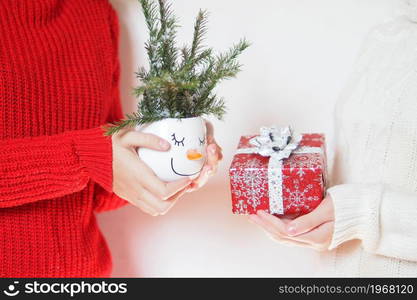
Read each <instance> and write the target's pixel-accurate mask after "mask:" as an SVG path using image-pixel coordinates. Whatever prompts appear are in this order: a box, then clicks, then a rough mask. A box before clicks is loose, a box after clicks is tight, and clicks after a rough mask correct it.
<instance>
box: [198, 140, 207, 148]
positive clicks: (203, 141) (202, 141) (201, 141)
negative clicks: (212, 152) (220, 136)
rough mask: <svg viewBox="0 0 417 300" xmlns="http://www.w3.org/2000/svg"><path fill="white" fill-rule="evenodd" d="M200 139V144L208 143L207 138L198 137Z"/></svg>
mask: <svg viewBox="0 0 417 300" xmlns="http://www.w3.org/2000/svg"><path fill="white" fill-rule="evenodd" d="M198 140H199V141H200V146H203V145H204V144H205V143H206V139H205V138H203V139H200V138H198Z"/></svg>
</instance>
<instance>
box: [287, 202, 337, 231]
mask: <svg viewBox="0 0 417 300" xmlns="http://www.w3.org/2000/svg"><path fill="white" fill-rule="evenodd" d="M330 209H331V207H329V203H328V201H323V202H322V203H321V204H320V205H319V206H318V207H317V208H316V209H315V210H313V211H312V212H310V213H309V214H306V215H303V216H300V217H298V218H296V219H294V220H292V221H291V222H290V223H288V224H287V226H286V231H287V234H288V235H289V236H297V235H300V234H303V233H306V232H309V231H311V230H312V229H314V228H316V227H317V226H320V225H321V224H323V223H325V222H327V221H329V220H330V219H331V218H332V216H331V210H330Z"/></svg>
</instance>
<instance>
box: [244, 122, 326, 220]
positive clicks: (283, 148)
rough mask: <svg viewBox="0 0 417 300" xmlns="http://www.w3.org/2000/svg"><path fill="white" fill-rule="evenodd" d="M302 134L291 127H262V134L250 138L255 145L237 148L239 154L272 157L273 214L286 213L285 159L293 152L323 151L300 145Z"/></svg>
mask: <svg viewBox="0 0 417 300" xmlns="http://www.w3.org/2000/svg"><path fill="white" fill-rule="evenodd" d="M301 140H302V135H301V134H297V135H294V134H293V132H292V130H291V127H289V126H287V127H283V128H278V127H276V126H272V127H261V128H260V135H259V136H256V137H254V138H252V139H250V141H249V144H251V145H252V146H253V147H251V148H242V149H238V150H237V154H259V155H261V156H264V157H270V159H269V162H268V186H269V192H268V193H269V211H270V213H271V214H281V215H282V214H284V203H283V197H282V191H283V190H282V187H283V178H282V168H283V160H284V159H287V158H288V157H290V155H291V154H293V153H297V154H308V153H322V149H321V148H320V147H310V146H303V147H299V145H300V142H301Z"/></svg>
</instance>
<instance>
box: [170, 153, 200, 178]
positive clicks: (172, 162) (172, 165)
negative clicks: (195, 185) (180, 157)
mask: <svg viewBox="0 0 417 300" xmlns="http://www.w3.org/2000/svg"><path fill="white" fill-rule="evenodd" d="M203 167H204V164H203ZM203 167H201V169H200V170H199V171H197V172H195V173H192V174H182V173H179V172H177V171H176V170H175V168H174V158H173V157H171V169H172V171H173V172H174V173H175V174H177V175H179V176H184V177H186V176H193V175H197V174H198V173H200V172H201V170H202V169H203Z"/></svg>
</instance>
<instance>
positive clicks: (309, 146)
mask: <svg viewBox="0 0 417 300" xmlns="http://www.w3.org/2000/svg"><path fill="white" fill-rule="evenodd" d="M230 185H231V191H232V203H233V213H235V214H254V213H256V212H257V211H258V210H265V211H267V212H269V213H271V214H275V215H292V214H296V215H301V214H306V213H308V212H310V211H312V210H313V209H314V208H316V207H317V206H318V205H319V203H320V202H321V200H322V199H323V196H324V193H325V185H326V149H325V138H324V135H323V134H301V135H295V134H293V132H292V131H291V128H290V127H285V128H277V127H270V128H267V127H263V128H261V130H260V135H255V136H243V137H242V138H241V140H240V143H239V146H238V150H237V153H236V155H235V156H234V159H233V161H232V164H231V166H230Z"/></svg>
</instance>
